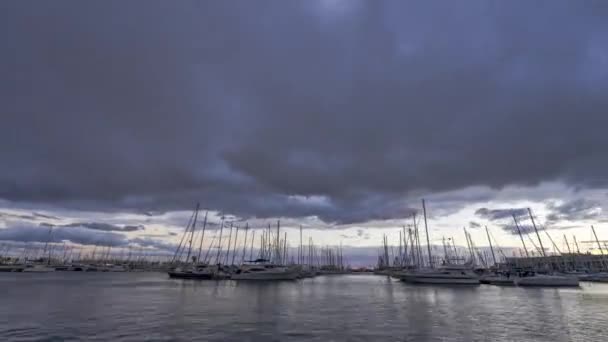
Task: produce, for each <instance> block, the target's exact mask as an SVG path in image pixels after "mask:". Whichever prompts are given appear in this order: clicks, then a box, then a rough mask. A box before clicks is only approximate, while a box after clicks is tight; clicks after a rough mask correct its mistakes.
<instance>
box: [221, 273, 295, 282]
mask: <svg viewBox="0 0 608 342" xmlns="http://www.w3.org/2000/svg"><path fill="white" fill-rule="evenodd" d="M231 278H232V279H233V280H296V279H298V273H296V272H289V273H278V272H277V273H261V272H260V273H235V274H233V275H232V277H231Z"/></svg>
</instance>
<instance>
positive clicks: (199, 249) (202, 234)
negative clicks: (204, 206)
mask: <svg viewBox="0 0 608 342" xmlns="http://www.w3.org/2000/svg"><path fill="white" fill-rule="evenodd" d="M208 214H209V211H205V218H204V219H203V230H202V232H201V242H200V244H199V245H198V256H197V257H196V262H197V263H199V264H200V263H201V252H202V251H203V240H204V239H205V228H207V215H208Z"/></svg>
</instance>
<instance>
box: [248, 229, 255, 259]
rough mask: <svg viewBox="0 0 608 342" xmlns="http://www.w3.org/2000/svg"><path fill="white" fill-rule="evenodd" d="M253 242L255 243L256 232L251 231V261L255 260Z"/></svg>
mask: <svg viewBox="0 0 608 342" xmlns="http://www.w3.org/2000/svg"><path fill="white" fill-rule="evenodd" d="M253 241H255V230H252V231H251V250H249V260H253Z"/></svg>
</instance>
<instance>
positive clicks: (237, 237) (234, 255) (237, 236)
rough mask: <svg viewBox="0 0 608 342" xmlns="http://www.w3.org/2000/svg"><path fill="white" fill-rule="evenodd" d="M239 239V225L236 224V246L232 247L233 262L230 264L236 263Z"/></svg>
mask: <svg viewBox="0 0 608 342" xmlns="http://www.w3.org/2000/svg"><path fill="white" fill-rule="evenodd" d="M238 241H239V226H236V233H235V234H234V247H233V248H232V262H231V263H230V265H234V258H235V257H236V244H237V242H238Z"/></svg>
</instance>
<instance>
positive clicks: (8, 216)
mask: <svg viewBox="0 0 608 342" xmlns="http://www.w3.org/2000/svg"><path fill="white" fill-rule="evenodd" d="M0 218H2V219H17V220H28V221H37V220H40V219H51V220H61V219H60V218H59V217H57V216H53V215H47V214H41V213H37V212H32V213H31V214H13V213H7V212H1V211H0Z"/></svg>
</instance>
